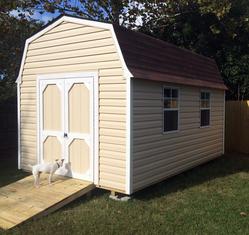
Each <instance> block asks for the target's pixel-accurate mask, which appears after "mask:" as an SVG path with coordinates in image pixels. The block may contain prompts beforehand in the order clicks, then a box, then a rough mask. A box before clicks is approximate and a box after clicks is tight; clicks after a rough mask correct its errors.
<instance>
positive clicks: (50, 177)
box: [48, 172, 54, 184]
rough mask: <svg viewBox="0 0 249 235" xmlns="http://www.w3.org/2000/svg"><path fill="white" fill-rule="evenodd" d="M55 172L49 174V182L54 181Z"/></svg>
mask: <svg viewBox="0 0 249 235" xmlns="http://www.w3.org/2000/svg"><path fill="white" fill-rule="evenodd" d="M53 175H54V173H53V172H50V174H49V178H48V183H49V184H51V183H52V178H53Z"/></svg>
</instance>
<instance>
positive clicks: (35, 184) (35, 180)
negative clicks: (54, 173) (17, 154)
mask: <svg viewBox="0 0 249 235" xmlns="http://www.w3.org/2000/svg"><path fill="white" fill-rule="evenodd" d="M33 176H34V186H35V187H36V186H37V175H36V174H35V173H33Z"/></svg>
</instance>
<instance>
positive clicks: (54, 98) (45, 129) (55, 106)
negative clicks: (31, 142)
mask: <svg viewBox="0 0 249 235" xmlns="http://www.w3.org/2000/svg"><path fill="white" fill-rule="evenodd" d="M63 84H64V82H63V81H61V80H49V81H40V95H41V97H40V115H41V120H40V123H41V127H40V128H41V142H42V143H41V162H46V163H49V162H50V163H51V162H54V160H55V159H60V158H64V150H63V148H64V139H63V131H64V126H63V122H64V116H63V112H64V109H63V105H62V104H63V102H64V95H63V91H64V85H63Z"/></svg>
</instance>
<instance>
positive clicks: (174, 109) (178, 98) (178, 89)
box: [162, 85, 180, 134]
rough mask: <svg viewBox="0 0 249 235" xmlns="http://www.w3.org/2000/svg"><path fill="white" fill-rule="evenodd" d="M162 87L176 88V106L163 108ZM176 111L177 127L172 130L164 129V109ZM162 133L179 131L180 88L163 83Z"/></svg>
mask: <svg viewBox="0 0 249 235" xmlns="http://www.w3.org/2000/svg"><path fill="white" fill-rule="evenodd" d="M164 89H175V90H177V93H178V97H177V108H164V100H165V99H164ZM167 110H170V111H177V113H178V115H177V117H178V118H177V129H176V130H172V131H164V111H167ZM162 121H163V123H162V133H163V134H171V133H177V132H179V130H180V128H179V125H180V88H179V87H176V86H169V85H163V89H162Z"/></svg>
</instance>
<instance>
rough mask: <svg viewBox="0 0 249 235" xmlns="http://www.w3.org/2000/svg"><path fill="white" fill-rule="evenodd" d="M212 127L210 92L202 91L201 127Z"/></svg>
mask: <svg viewBox="0 0 249 235" xmlns="http://www.w3.org/2000/svg"><path fill="white" fill-rule="evenodd" d="M209 125H210V92H206V91H202V92H201V94H200V126H201V127H204V126H209Z"/></svg>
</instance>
